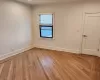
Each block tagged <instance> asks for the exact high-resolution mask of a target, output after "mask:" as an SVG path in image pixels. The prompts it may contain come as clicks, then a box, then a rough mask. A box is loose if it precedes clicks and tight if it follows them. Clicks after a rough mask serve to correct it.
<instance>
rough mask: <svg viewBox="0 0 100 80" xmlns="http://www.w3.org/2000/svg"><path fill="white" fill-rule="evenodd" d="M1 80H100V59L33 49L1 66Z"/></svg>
mask: <svg viewBox="0 0 100 80" xmlns="http://www.w3.org/2000/svg"><path fill="white" fill-rule="evenodd" d="M0 80H100V58H98V57H93V56H87V55H77V54H71V53H66V52H58V51H50V50H44V49H32V50H29V51H27V52H24V53H22V54H20V55H16V56H14V57H11V58H9V59H8V60H7V59H6V60H4V61H3V62H1V63H0Z"/></svg>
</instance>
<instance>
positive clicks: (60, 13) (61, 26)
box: [33, 1, 100, 53]
mask: <svg viewBox="0 0 100 80" xmlns="http://www.w3.org/2000/svg"><path fill="white" fill-rule="evenodd" d="M86 12H88V13H95V12H100V2H99V1H91V2H73V3H68V4H58V5H41V6H35V7H34V8H33V18H34V20H33V24H34V26H33V27H34V46H36V47H42V48H47V49H54V50H62V51H67V52H75V53H79V52H80V51H81V43H82V32H83V23H84V14H85V13H86ZM39 13H54V39H43V38H40V37H39V24H38V23H39V17H38V14H39Z"/></svg>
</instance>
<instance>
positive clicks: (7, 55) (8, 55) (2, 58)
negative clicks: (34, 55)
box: [0, 46, 34, 60]
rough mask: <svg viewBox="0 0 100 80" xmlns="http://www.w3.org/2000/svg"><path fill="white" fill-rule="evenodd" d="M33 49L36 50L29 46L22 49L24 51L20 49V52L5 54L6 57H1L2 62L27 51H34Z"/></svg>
mask: <svg viewBox="0 0 100 80" xmlns="http://www.w3.org/2000/svg"><path fill="white" fill-rule="evenodd" d="M32 48H34V47H33V46H28V47H25V48H22V49H18V50H16V51H13V52H9V53H7V54H4V55H0V60H4V59H6V58H9V57H11V56H14V55H17V54H20V53H22V52H25V51H27V50H30V49H32Z"/></svg>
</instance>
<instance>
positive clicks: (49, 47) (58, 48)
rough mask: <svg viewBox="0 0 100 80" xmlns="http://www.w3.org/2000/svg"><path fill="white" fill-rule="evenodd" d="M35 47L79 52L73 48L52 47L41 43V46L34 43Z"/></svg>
mask: <svg viewBox="0 0 100 80" xmlns="http://www.w3.org/2000/svg"><path fill="white" fill-rule="evenodd" d="M35 47H36V48H43V49H49V50H56V51H64V52H70V53H76V54H80V51H79V50H73V49H66V48H60V47H52V46H43V45H42V46H38V45H35Z"/></svg>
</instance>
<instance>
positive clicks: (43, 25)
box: [39, 13, 53, 39]
mask: <svg viewBox="0 0 100 80" xmlns="http://www.w3.org/2000/svg"><path fill="white" fill-rule="evenodd" d="M41 15H52V25H50V24H40V20H41V19H40V16H41ZM42 27H51V28H52V37H45V36H42V34H41V30H42V29H41V28H42ZM39 30H40V31H39V32H40V37H41V38H51V39H52V38H53V14H52V13H46V14H39Z"/></svg>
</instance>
